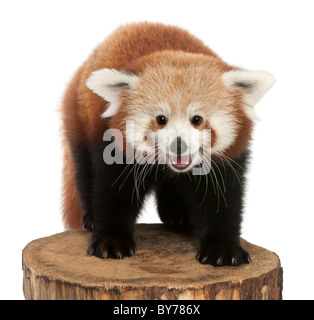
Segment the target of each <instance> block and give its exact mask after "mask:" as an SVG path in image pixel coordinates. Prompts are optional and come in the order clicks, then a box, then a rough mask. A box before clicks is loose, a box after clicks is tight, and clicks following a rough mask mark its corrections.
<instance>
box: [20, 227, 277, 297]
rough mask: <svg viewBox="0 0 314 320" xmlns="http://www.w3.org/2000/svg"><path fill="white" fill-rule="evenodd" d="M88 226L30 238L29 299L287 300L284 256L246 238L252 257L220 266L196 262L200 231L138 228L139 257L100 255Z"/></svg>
mask: <svg viewBox="0 0 314 320" xmlns="http://www.w3.org/2000/svg"><path fill="white" fill-rule="evenodd" d="M90 239H91V233H90V232H88V231H83V230H82V231H81V230H76V231H66V232H63V233H60V234H56V235H53V236H50V237H46V238H41V239H38V240H34V241H32V242H30V243H29V244H28V245H27V246H26V247H25V248H24V250H23V272H24V279H23V291H24V296H25V298H26V299H28V300H30V299H34V300H42V299H75V300H80V299H88V300H90V299H97V300H100V299H112V300H113V299H114V300H137V299H144V300H147V299H166V300H172V299H175V300H176V299H187V300H253V299H254V300H256V299H264V300H271V299H274V300H279V299H282V282H283V280H282V268H281V266H280V260H279V258H278V256H277V255H276V254H275V253H273V252H270V251H268V250H266V249H264V248H261V247H258V246H255V245H253V244H250V243H249V242H247V241H245V240H241V243H242V245H243V247H244V248H245V249H246V250H247V251H248V252H249V253H250V255H251V258H252V262H251V263H250V264H249V265H241V266H239V267H212V266H210V265H202V264H200V263H199V262H198V261H197V260H196V259H195V256H196V253H197V249H198V242H197V240H196V238H195V237H194V236H193V235H190V234H183V233H175V232H173V231H169V230H168V229H166V228H165V227H164V226H163V225H160V224H139V225H137V226H136V233H135V241H136V244H137V252H136V254H135V256H134V257H130V258H124V259H122V260H116V259H107V260H103V259H99V258H96V257H94V256H88V255H87V253H86V251H87V247H88V244H89V241H90Z"/></svg>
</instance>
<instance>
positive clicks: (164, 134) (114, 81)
mask: <svg viewBox="0 0 314 320" xmlns="http://www.w3.org/2000/svg"><path fill="white" fill-rule="evenodd" d="M219 61H220V60H219ZM219 61H218V60H217V59H216V58H215V57H211V56H205V55H201V54H190V53H183V52H180V51H178V52H175V53H173V52H170V53H169V52H162V53H158V54H156V57H155V56H153V57H152V58H151V60H149V62H148V63H147V64H146V65H145V68H144V69H143V70H142V71H141V72H140V74H139V76H138V75H135V74H133V73H127V72H124V71H116V70H109V69H101V70H98V71H95V72H93V73H92V74H91V76H90V78H89V79H88V81H87V83H86V84H87V86H88V87H89V88H90V89H91V90H93V91H94V92H95V93H97V94H98V95H100V96H101V97H103V98H104V99H105V100H106V101H108V102H109V105H108V106H107V109H106V110H105V112H104V114H103V115H102V117H104V118H106V117H112V121H111V124H114V125H115V127H117V128H118V129H120V130H121V131H122V132H123V133H124V134H125V123H126V122H132V123H133V129H132V130H133V134H132V139H129V137H125V138H126V141H127V142H128V143H129V144H130V145H131V146H132V147H133V148H134V149H135V150H137V152H139V153H142V154H146V155H148V156H151V157H155V158H154V159H155V160H156V157H157V155H156V150H158V151H159V152H160V153H161V155H162V158H163V159H166V162H167V163H168V165H169V166H170V167H171V169H173V170H174V171H180V172H184V171H188V170H190V169H192V168H193V167H194V166H195V165H196V164H198V163H199V162H200V161H201V160H202V158H203V159H204V157H205V156H206V155H211V154H213V155H215V154H218V155H219V154H223V153H225V152H229V151H230V150H233V153H234V154H236V152H235V151H234V150H236V149H241V148H242V149H243V148H246V145H247V143H248V140H249V139H250V130H251V129H250V128H251V122H252V120H255V118H256V117H255V114H254V111H253V109H252V107H253V105H254V104H255V103H256V102H257V101H258V100H259V99H260V98H261V97H262V95H263V94H264V93H265V92H266V91H267V90H268V89H269V88H270V87H271V86H272V84H273V78H272V76H271V75H269V74H268V73H266V72H250V71H241V70H232V69H231V68H230V67H229V69H228V67H226V66H225V65H222V64H221V62H219ZM226 70H227V71H226ZM229 70H231V71H229ZM245 128H247V130H244V129H245ZM131 140H132V141H131ZM178 141H180V145H177V146H176V148H175V142H178ZM204 145H206V147H204ZM171 146H172V147H171Z"/></svg>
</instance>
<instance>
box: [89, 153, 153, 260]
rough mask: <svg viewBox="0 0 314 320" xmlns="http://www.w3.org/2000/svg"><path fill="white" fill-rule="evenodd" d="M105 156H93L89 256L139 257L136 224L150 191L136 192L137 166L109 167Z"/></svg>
mask: <svg viewBox="0 0 314 320" xmlns="http://www.w3.org/2000/svg"><path fill="white" fill-rule="evenodd" d="M102 152H103V150H102V149H101V148H95V149H94V150H93V152H92V159H93V172H94V175H93V176H94V181H93V182H94V185H93V196H92V215H93V220H94V228H93V236H92V242H91V244H90V246H89V248H88V254H90V255H95V256H97V257H99V258H115V259H121V258H123V257H124V256H133V255H134V253H135V250H136V246H135V243H134V240H133V235H134V228H135V221H136V218H137V216H138V214H139V212H140V209H141V206H142V203H143V200H144V197H145V195H146V193H147V191H148V190H149V188H147V186H145V187H146V188H145V190H144V188H141V189H140V190H134V188H135V183H134V176H133V174H132V173H133V171H132V173H131V174H128V173H129V172H130V171H129V170H132V166H133V165H129V166H128V167H127V165H126V164H115V163H114V164H106V163H105V162H104V160H103V158H102Z"/></svg>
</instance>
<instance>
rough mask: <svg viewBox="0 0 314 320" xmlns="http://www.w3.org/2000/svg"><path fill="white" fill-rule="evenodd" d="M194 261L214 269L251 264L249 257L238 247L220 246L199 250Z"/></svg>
mask: <svg viewBox="0 0 314 320" xmlns="http://www.w3.org/2000/svg"><path fill="white" fill-rule="evenodd" d="M196 259H197V260H198V261H199V262H200V263H203V264H211V265H213V266H215V267H222V266H239V265H241V264H247V263H250V262H251V257H250V255H249V253H248V252H247V251H245V250H244V249H243V248H242V247H241V246H240V245H221V246H217V245H216V246H209V247H206V248H201V250H200V251H199V252H198V254H197V256H196Z"/></svg>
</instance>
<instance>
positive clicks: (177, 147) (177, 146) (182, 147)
mask: <svg viewBox="0 0 314 320" xmlns="http://www.w3.org/2000/svg"><path fill="white" fill-rule="evenodd" d="M187 150H188V146H187V144H186V143H185V142H184V141H183V140H182V139H181V137H177V139H175V140H174V141H172V143H171V144H170V151H171V152H172V153H175V154H183V153H185V152H186V151H187Z"/></svg>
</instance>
